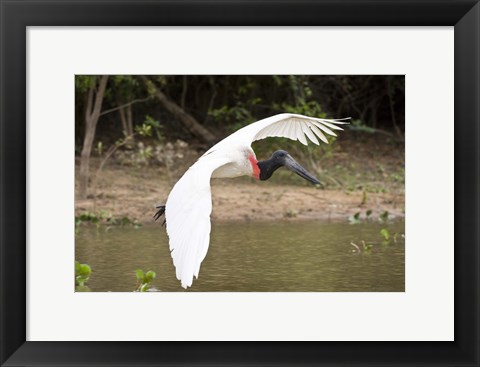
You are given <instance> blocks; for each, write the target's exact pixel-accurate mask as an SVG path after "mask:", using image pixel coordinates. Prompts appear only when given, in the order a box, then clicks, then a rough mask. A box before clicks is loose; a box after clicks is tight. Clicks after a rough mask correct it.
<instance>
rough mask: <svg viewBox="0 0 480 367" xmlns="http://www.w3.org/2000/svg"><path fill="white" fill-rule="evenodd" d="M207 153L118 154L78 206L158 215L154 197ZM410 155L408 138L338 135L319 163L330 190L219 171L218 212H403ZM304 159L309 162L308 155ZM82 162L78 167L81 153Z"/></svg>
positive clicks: (252, 217) (251, 215)
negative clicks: (128, 161)
mask: <svg viewBox="0 0 480 367" xmlns="http://www.w3.org/2000/svg"><path fill="white" fill-rule="evenodd" d="M200 155H201V154H200V153H199V152H197V151H194V150H192V149H187V150H185V149H184V151H182V153H181V155H179V156H178V157H179V158H178V159H177V160H176V161H174V164H173V165H171V166H169V167H165V166H161V165H160V166H144V165H130V166H125V165H121V164H119V163H118V162H116V161H114V160H112V161H111V162H109V163H108V164H107V165H106V166H105V168H104V169H103V170H102V172H101V173H100V174H99V175H98V178H97V180H94V182H95V181H96V183H95V184H94V185H93V186H94V188H93V190H91V193H90V195H89V198H88V199H85V200H81V199H78V196H77V199H76V202H75V214H76V215H80V214H82V213H85V212H91V213H97V212H100V211H103V212H104V213H105V212H106V213H108V214H109V215H111V216H112V217H115V218H122V217H127V218H129V219H131V220H136V221H138V222H140V223H142V224H148V223H152V222H153V218H152V217H153V214H154V212H155V204H159V203H164V202H165V200H166V199H167V197H168V193H169V192H170V190H171V188H172V187H173V185H174V184H175V182H176V181H177V180H178V179H179V178H180V177H181V175H182V174H183V172H184V171H185V170H186V169H187V168H188V167H189V166H190V165H191V164H192V163H193V162H194V161H195V160H196V158H197V157H198V156H200ZM403 156H404V155H403V147H402V146H401V145H400V146H397V149H392V145H391V143H388V142H384V141H383V140H382V138H381V137H380V139H378V138H375V137H369V138H368V139H355V140H350V141H348V140H344V141H340V140H339V141H338V142H336V145H335V149H334V150H333V152H331V157H330V158H328V159H325V160H324V161H322V162H321V166H320V167H315V170H314V171H313V173H314V174H316V175H317V176H318V177H319V178H320V179H321V180H322V181H324V182H326V183H327V185H326V189H325V190H323V189H318V188H315V187H313V186H312V185H309V184H308V183H306V182H304V181H303V180H302V179H300V178H299V177H298V176H296V175H294V174H292V173H290V172H287V171H284V172H281V171H280V170H279V172H278V174H277V173H276V175H275V176H274V177H273V178H272V180H269V181H265V182H259V181H256V180H254V179H251V178H248V177H242V178H237V179H213V180H212V197H213V212H212V219H213V220H215V221H247V222H248V221H278V220H315V219H318V220H346V219H348V217H350V216H352V215H354V214H355V213H358V212H361V213H362V216H364V215H365V213H366V212H367V211H369V210H371V211H372V214H371V215H372V217H373V218H376V217H378V216H379V215H380V214H381V213H383V212H385V211H388V212H389V214H391V215H393V216H395V217H404V215H405V213H404V208H405V192H404V158H403ZM298 160H299V161H300V162H302V163H304V160H302V157H300V158H298ZM76 163H77V164H76V169H77V170H78V161H77V162H76ZM98 164H99V160H98V159H93V162H92V167H93V172H95V167H96V166H98ZM307 164H308V162H307ZM307 169H310V170H311V169H312V167H307ZM77 173H78V171H77ZM76 179H78V174H77V175H76ZM77 186H78V185H77Z"/></svg>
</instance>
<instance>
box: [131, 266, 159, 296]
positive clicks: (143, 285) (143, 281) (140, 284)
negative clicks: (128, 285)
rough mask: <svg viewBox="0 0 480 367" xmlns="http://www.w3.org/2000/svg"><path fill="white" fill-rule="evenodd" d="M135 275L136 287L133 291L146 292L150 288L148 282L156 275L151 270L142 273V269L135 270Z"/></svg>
mask: <svg viewBox="0 0 480 367" xmlns="http://www.w3.org/2000/svg"><path fill="white" fill-rule="evenodd" d="M135 275H136V277H137V287H136V289H135V292H147V291H148V290H149V289H150V283H151V282H152V280H153V279H155V277H156V276H157V274H156V273H155V272H154V271H152V270H149V271H147V272H146V273H144V272H143V270H142V269H137V270H135Z"/></svg>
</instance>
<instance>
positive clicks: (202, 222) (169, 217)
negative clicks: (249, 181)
mask: <svg viewBox="0 0 480 367" xmlns="http://www.w3.org/2000/svg"><path fill="white" fill-rule="evenodd" d="M227 163H229V160H228V159H226V158H221V157H215V156H209V157H205V158H200V159H199V160H198V161H197V162H196V163H195V164H194V165H193V166H191V167H190V168H189V169H188V171H187V172H185V174H184V175H183V176H182V178H181V179H180V180H179V181H178V182H177V183H176V184H175V186H174V187H173V189H172V191H171V192H170V195H169V196H168V199H167V203H166V204H165V219H166V227H167V234H168V237H169V243H170V251H171V255H172V258H173V264H174V265H175V268H176V273H177V279H178V280H180V281H181V282H182V287H184V288H187V287H190V286H191V285H192V282H193V276H194V275H195V277H197V278H198V273H199V271H200V264H201V263H202V261H203V259H204V258H205V256H206V255H207V251H208V245H209V242H210V228H211V226H210V213H211V212H212V195H211V191H210V178H211V176H212V173H213V171H215V170H216V169H217V168H219V167H221V166H223V165H224V164H227Z"/></svg>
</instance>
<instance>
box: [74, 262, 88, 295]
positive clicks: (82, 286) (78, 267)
mask: <svg viewBox="0 0 480 367" xmlns="http://www.w3.org/2000/svg"><path fill="white" fill-rule="evenodd" d="M91 274H92V268H91V267H90V265H88V264H80V263H79V262H78V261H75V291H77V292H89V291H90V288H88V286H87V285H86V283H87V281H88V280H89V279H90V275H91Z"/></svg>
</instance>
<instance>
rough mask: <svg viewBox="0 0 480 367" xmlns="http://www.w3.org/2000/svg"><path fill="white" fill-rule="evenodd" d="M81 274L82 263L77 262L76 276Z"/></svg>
mask: <svg viewBox="0 0 480 367" xmlns="http://www.w3.org/2000/svg"><path fill="white" fill-rule="evenodd" d="M78 274H80V263H79V262H78V261H75V275H78Z"/></svg>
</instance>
